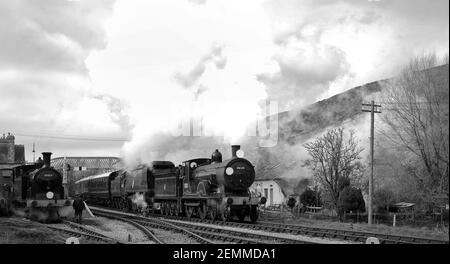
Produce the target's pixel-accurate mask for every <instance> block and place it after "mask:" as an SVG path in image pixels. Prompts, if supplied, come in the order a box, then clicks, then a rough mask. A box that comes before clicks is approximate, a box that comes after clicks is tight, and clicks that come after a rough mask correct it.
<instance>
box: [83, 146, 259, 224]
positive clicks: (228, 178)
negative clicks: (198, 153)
mask: <svg viewBox="0 0 450 264" xmlns="http://www.w3.org/2000/svg"><path fill="white" fill-rule="evenodd" d="M240 153H242V151H241V150H240V146H238V145H234V146H232V156H231V158H230V159H227V160H222V154H221V153H220V152H219V151H218V150H216V151H215V152H214V153H213V154H212V156H211V158H198V159H191V160H187V161H184V162H182V164H180V165H179V166H175V165H174V163H173V162H170V161H153V162H151V163H150V164H147V165H142V166H138V167H136V168H133V169H131V170H121V171H115V172H112V173H105V174H102V175H95V176H90V177H87V178H83V179H81V180H79V181H77V182H75V193H76V195H80V196H82V197H83V198H84V199H86V200H87V201H88V202H89V203H94V204H100V205H104V206H110V207H114V208H119V209H122V210H139V207H145V208H146V209H147V210H151V211H152V212H153V213H160V214H163V215H181V214H184V215H186V216H187V217H189V218H190V217H192V216H197V217H199V218H201V219H204V218H207V217H208V218H210V219H217V218H218V219H222V220H224V221H228V220H230V219H232V218H233V217H237V218H238V219H239V220H240V221H244V220H245V219H246V218H247V217H249V219H250V221H251V222H256V221H257V219H258V215H259V213H258V208H259V204H260V203H264V202H265V198H257V197H252V196H251V193H250V192H249V187H250V186H251V185H252V183H253V181H254V179H255V169H254V166H253V164H252V163H251V162H250V161H248V160H247V159H244V158H242V155H240ZM238 156H241V157H238Z"/></svg>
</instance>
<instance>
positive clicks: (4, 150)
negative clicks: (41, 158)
mask: <svg viewBox="0 0 450 264" xmlns="http://www.w3.org/2000/svg"><path fill="white" fill-rule="evenodd" d="M15 140H16V138H15V136H14V135H13V134H11V133H8V134H7V135H5V134H3V135H2V136H0V167H5V166H9V165H11V164H22V163H24V162H25V146H24V145H16V144H15Z"/></svg>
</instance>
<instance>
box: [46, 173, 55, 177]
mask: <svg viewBox="0 0 450 264" xmlns="http://www.w3.org/2000/svg"><path fill="white" fill-rule="evenodd" d="M52 176H53V174H44V177H52Z"/></svg>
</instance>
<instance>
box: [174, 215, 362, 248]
mask: <svg viewBox="0 0 450 264" xmlns="http://www.w3.org/2000/svg"><path fill="white" fill-rule="evenodd" d="M165 220H166V221H170V222H173V223H177V222H178V223H187V224H190V225H196V226H207V227H213V228H219V229H223V230H232V231H239V232H246V233H252V234H256V235H269V236H274V237H279V238H289V239H294V240H299V241H307V242H314V243H321V244H359V243H357V242H350V241H342V240H332V239H327V238H315V237H308V236H302V235H291V234H280V233H274V232H267V231H259V230H252V229H248V228H240V227H230V226H217V225H211V224H205V223H196V222H189V221H182V220H172V219H165ZM269 242H272V241H269ZM272 243H274V242H272Z"/></svg>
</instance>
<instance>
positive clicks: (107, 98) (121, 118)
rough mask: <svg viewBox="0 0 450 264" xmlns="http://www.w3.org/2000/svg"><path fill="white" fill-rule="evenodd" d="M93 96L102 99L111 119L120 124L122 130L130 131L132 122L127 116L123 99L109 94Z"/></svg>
mask: <svg viewBox="0 0 450 264" xmlns="http://www.w3.org/2000/svg"><path fill="white" fill-rule="evenodd" d="M94 98H96V99H99V100H101V101H103V102H104V103H105V104H106V105H107V106H108V109H109V111H110V114H111V119H112V120H113V122H115V123H116V124H118V125H119V126H120V128H121V129H122V131H124V132H127V133H130V132H131V130H132V129H133V124H132V122H131V118H130V116H129V112H128V111H129V110H128V107H127V105H126V103H125V102H124V101H122V100H120V99H119V98H116V97H114V96H112V95H109V94H100V95H95V96H94Z"/></svg>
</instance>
